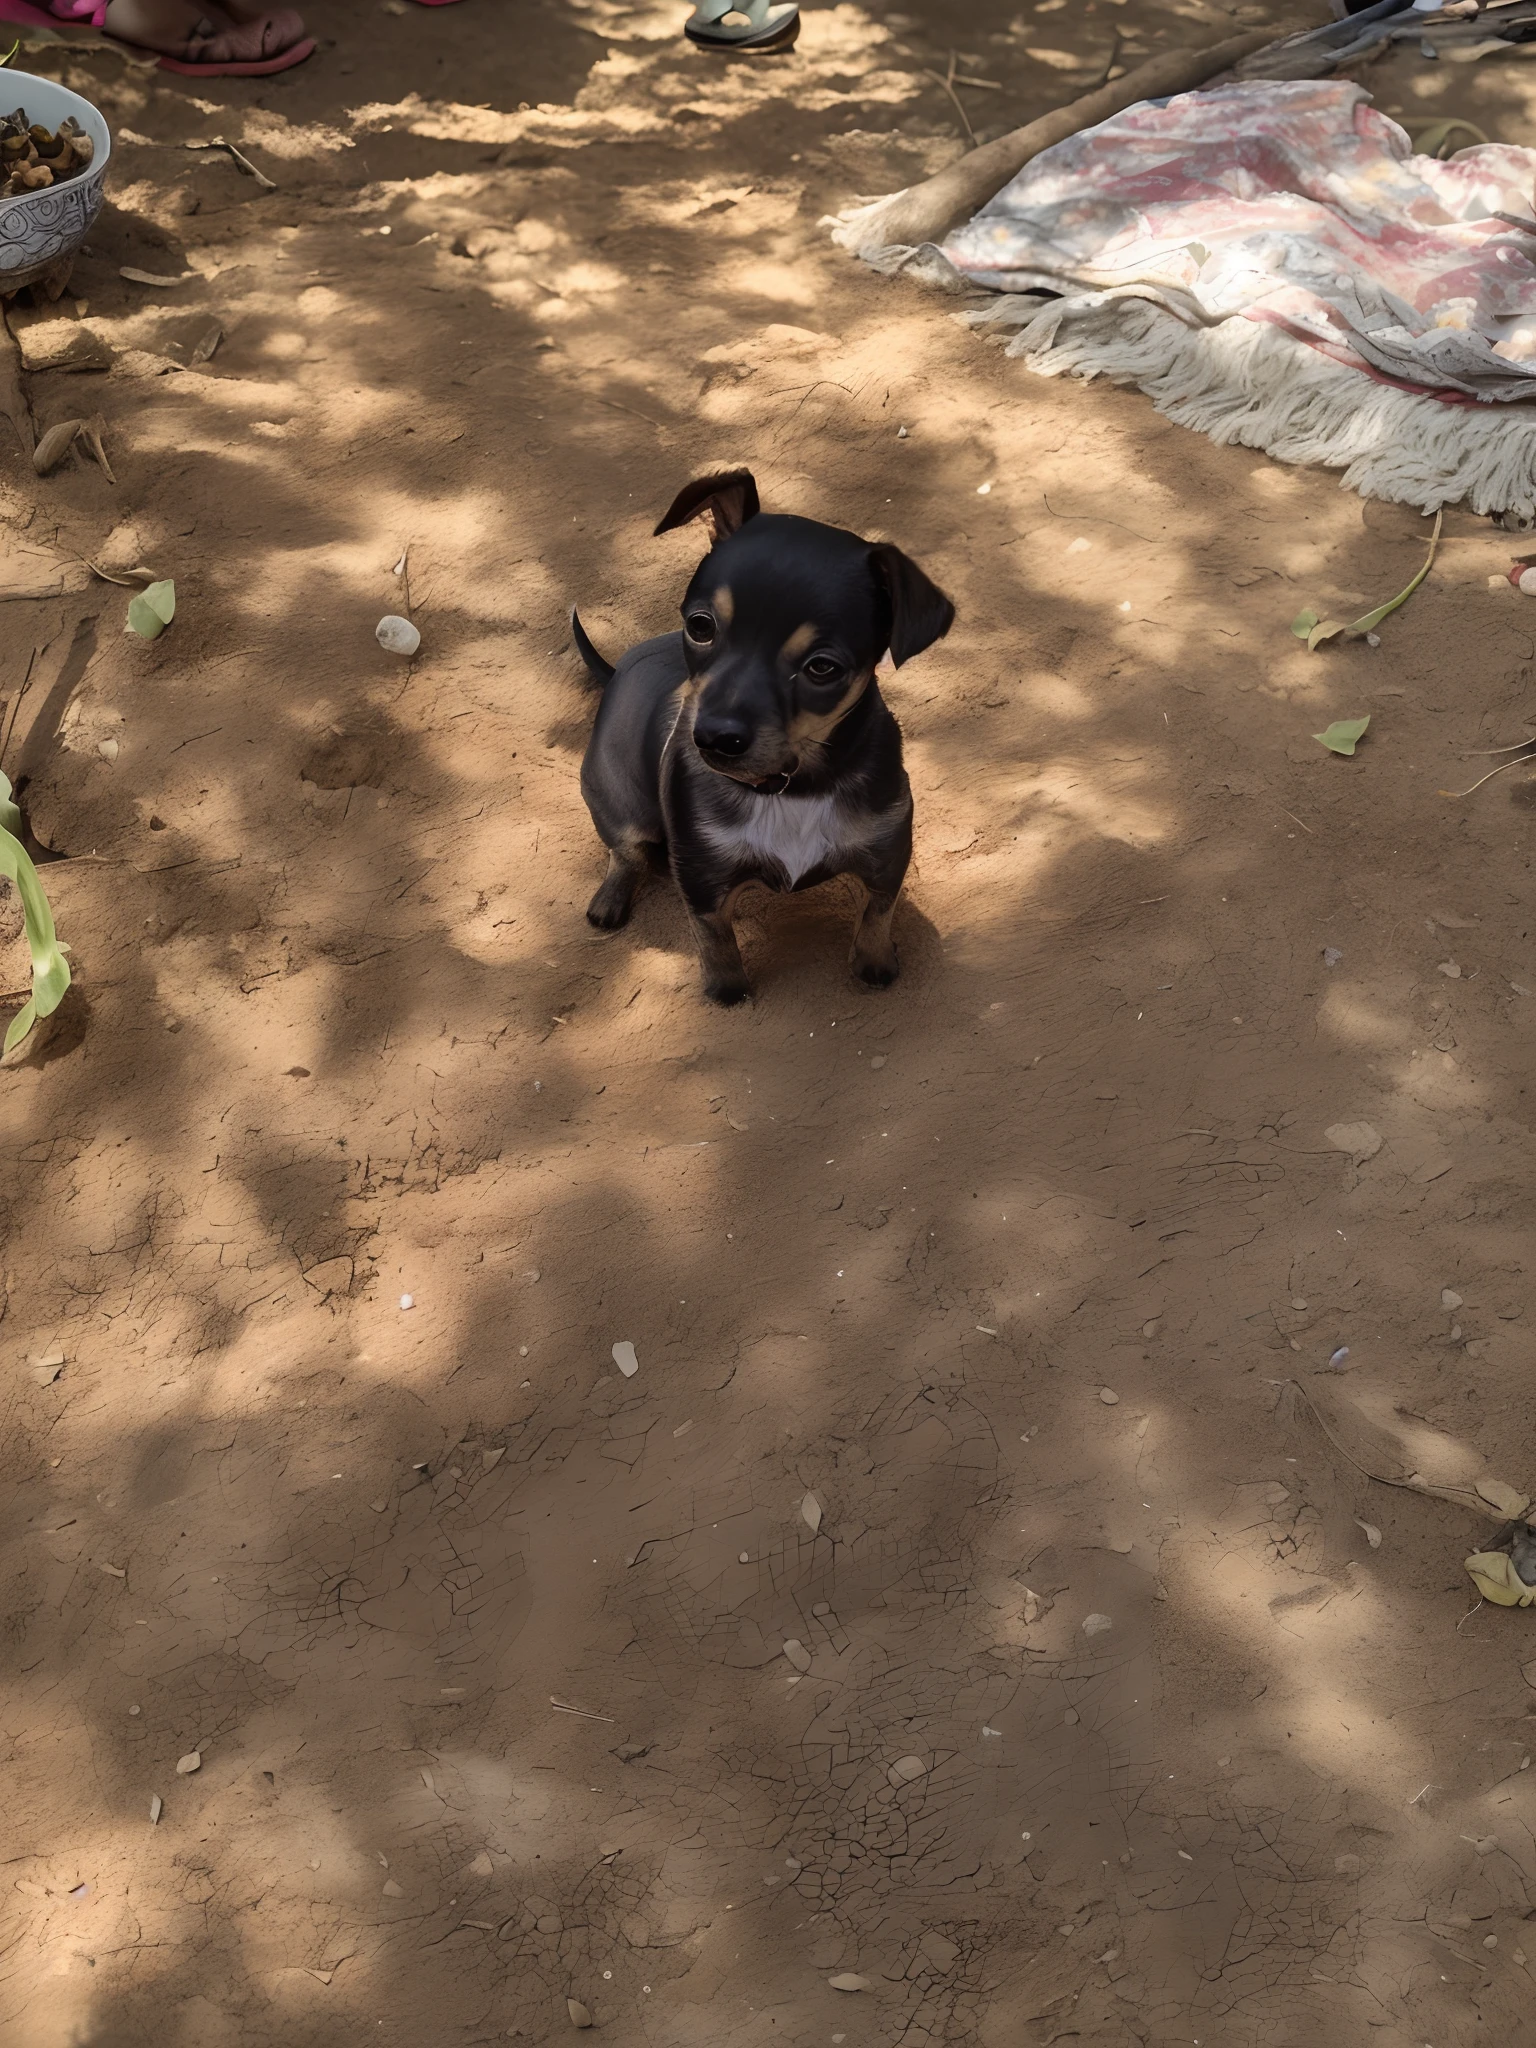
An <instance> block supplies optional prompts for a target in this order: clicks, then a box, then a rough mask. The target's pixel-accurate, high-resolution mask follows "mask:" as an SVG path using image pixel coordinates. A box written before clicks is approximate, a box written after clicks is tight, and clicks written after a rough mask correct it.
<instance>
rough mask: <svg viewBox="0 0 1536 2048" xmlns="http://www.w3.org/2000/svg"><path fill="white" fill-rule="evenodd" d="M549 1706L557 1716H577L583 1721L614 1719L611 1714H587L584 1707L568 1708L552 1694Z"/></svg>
mask: <svg viewBox="0 0 1536 2048" xmlns="http://www.w3.org/2000/svg"><path fill="white" fill-rule="evenodd" d="M549 1704H550V1705H551V1706H552V1707H553V1708H554V1710H555V1712H556V1713H557V1714H579V1715H580V1716H581V1718H582V1720H583V1721H611V1720H612V1719H613V1718H614V1717H613V1715H612V1714H589V1713H588V1712H587V1710H586V1708H585V1707H568V1706H567V1705H566V1703H565V1701H564V1700H557V1699H556V1698H555V1696H554V1694H553V1693H551V1694H550V1696H549Z"/></svg>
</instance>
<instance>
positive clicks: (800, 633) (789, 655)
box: [779, 626, 819, 661]
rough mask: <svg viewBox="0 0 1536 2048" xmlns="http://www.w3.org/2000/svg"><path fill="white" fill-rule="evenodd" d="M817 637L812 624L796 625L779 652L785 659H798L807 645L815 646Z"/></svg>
mask: <svg viewBox="0 0 1536 2048" xmlns="http://www.w3.org/2000/svg"><path fill="white" fill-rule="evenodd" d="M818 637H819V636H818V634H817V632H816V628H815V627H814V626H796V628H795V630H794V631H793V633H791V634H790V636H789V638H788V639H787V640H786V641H785V642H784V645H783V646H782V647H781V648H780V649H779V653H780V654H781V655H782V656H783V658H784V660H785V661H798V660H799V658H800V656H801V655H802V654H804V652H805V650H806V649H807V648H808V647H814V646H815V644H816V641H817V638H818Z"/></svg>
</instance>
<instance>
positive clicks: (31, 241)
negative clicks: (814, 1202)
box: [0, 70, 112, 297]
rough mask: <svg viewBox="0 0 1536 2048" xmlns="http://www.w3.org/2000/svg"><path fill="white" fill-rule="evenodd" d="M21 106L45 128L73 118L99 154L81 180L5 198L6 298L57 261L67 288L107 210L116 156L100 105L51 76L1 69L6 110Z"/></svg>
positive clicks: (2, 262) (0, 282)
mask: <svg viewBox="0 0 1536 2048" xmlns="http://www.w3.org/2000/svg"><path fill="white" fill-rule="evenodd" d="M15 107H22V108H24V109H25V110H26V114H27V119H28V120H29V121H40V122H41V123H42V124H43V126H44V127H45V128H53V129H57V127H58V125H59V123H60V122H61V121H66V120H69V119H70V118H71V117H73V118H74V119H75V120H76V121H78V122H79V123H80V126H81V127H82V128H83V129H84V130H85V132H86V134H87V135H89V136H90V138H91V140H92V142H94V143H95V145H96V154H95V156H94V157H93V158H92V160H91V163H90V166H89V168H88V169H86V170H84V171H82V172H81V173H80V175H79V177H78V178H66V179H65V181H64V182H63V184H61V185H48V186H45V187H44V188H43V190H42V191H41V192H23V193H21V194H20V195H19V196H18V197H17V198H15V199H0V297H3V296H5V295H7V294H9V293H11V292H14V291H19V290H20V289H21V287H22V286H23V285H24V284H33V283H35V282H36V281H37V280H39V279H41V278H43V277H44V276H46V274H47V273H48V272H49V271H50V270H54V267H55V265H57V266H58V269H57V271H56V272H55V275H56V277H57V278H58V280H59V290H61V291H62V289H63V285H64V280H65V279H67V277H68V274H69V273H68V264H69V259H70V258H71V257H72V256H73V255H74V253H75V251H76V250H77V249H78V248H79V246H80V244H81V243H82V242H83V241H84V240H85V238H86V236H87V235H88V234H89V233H90V228H91V222H92V221H93V220H95V218H96V216H97V214H98V213H99V212H100V211H101V199H102V192H103V189H104V188H105V185H106V182H107V165H108V163H109V161H110V160H111V156H112V133H111V130H110V129H109V128H108V127H107V124H106V122H105V121H104V120H103V119H102V117H101V115H100V114H99V113H98V112H97V110H96V109H95V107H93V106H92V105H91V103H90V101H89V100H83V99H82V98H81V97H80V95H79V93H77V92H70V91H69V90H68V88H67V87H65V86H62V85H56V84H55V83H54V81H53V80H52V79H51V78H34V77H32V76H31V74H30V73H29V72H25V71H11V70H0V113H5V114H8V113H10V112H11V111H12V109H13V108H15ZM55 296H57V294H55Z"/></svg>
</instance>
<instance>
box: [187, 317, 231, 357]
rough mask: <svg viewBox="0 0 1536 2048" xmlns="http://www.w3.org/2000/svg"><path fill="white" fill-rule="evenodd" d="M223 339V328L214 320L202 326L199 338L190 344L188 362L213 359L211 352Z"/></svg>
mask: <svg viewBox="0 0 1536 2048" xmlns="http://www.w3.org/2000/svg"><path fill="white" fill-rule="evenodd" d="M223 339H224V330H223V328H222V327H221V326H220V325H219V323H218V321H217V320H215V321H213V322H212V324H211V325H210V326H208V327H206V328H204V330H203V333H202V335H201V336H200V337H199V339H198V340H197V341H195V342H193V344H192V349H191V353H190V354H189V355H188V357H187V360H188V362H190V363H207V362H211V361H212V360H213V352H214V350H215V349H216V348H217V347H218V345H219V343H220V342H221V341H222V340H223Z"/></svg>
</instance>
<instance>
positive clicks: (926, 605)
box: [656, 469, 955, 785]
mask: <svg viewBox="0 0 1536 2048" xmlns="http://www.w3.org/2000/svg"><path fill="white" fill-rule="evenodd" d="M689 519H700V520H703V521H704V522H705V523H706V525H707V526H708V528H709V530H710V534H711V538H712V541H713V545H712V547H711V548H710V551H709V553H708V554H707V555H706V556H705V557H704V560H703V561H702V562H701V563H700V564H699V566H698V569H697V570H696V571H695V573H694V577H693V581H692V582H691V583H690V584H689V586H688V594H687V596H686V597H685V598H684V599H683V645H684V647H685V649H686V650H687V659H688V676H689V683H688V693H687V696H688V705H689V708H690V710H691V714H692V729H693V740H694V745H695V746H696V747H697V748H698V750H699V753H700V755H701V756H702V758H703V760H704V761H705V763H706V764H707V765H708V766H709V767H710V768H712V769H714V770H715V771H716V773H717V774H720V775H728V776H730V777H731V778H732V779H733V780H734V781H737V782H744V783H749V784H752V785H759V784H764V783H773V782H776V781H779V780H780V779H781V778H785V777H788V776H790V775H793V774H794V773H795V772H796V770H797V769H801V768H814V767H815V766H817V765H818V764H819V763H820V761H821V760H822V759H823V758H824V754H825V749H826V747H827V744H828V742H829V741H830V739H831V737H832V735H833V733H834V732H835V731H836V729H837V727H838V726H839V725H840V724H841V723H842V721H843V720H844V719H845V718H846V717H847V716H848V714H849V713H850V712H851V711H852V710H853V709H854V707H855V705H857V704H858V702H859V700H860V698H861V697H862V696H863V695H864V692H865V691H866V690H867V689H868V687H869V683H870V678H871V677H872V676H873V674H874V672H875V665H876V663H877V662H878V661H879V660H880V657H881V656H882V655H883V654H884V653H885V652H886V650H887V649H889V650H890V655H891V659H892V661H893V662H894V663H895V664H896V665H897V666H898V667H899V666H900V665H901V663H902V662H904V661H907V660H909V659H910V658H911V656H913V655H914V654H921V653H922V651H923V649H924V648H925V647H931V646H932V644H933V642H934V641H935V640H938V639H941V638H942V637H943V635H944V634H945V633H947V632H948V631H949V628H950V625H951V623H952V622H953V620H954V616H955V608H954V606H953V605H952V604H951V603H950V601H949V599H948V598H947V597H946V596H945V595H944V593H943V591H942V590H940V589H938V588H937V587H936V586H935V585H934V584H932V583H930V582H929V580H928V578H927V577H926V576H925V575H924V574H923V572H922V570H921V569H919V568H918V566H917V564H916V563H915V562H913V561H910V560H909V559H908V557H907V556H906V555H904V554H903V553H902V552H901V550H900V548H895V547H891V546H889V545H888V544H887V543H885V542H883V541H882V542H873V543H872V542H870V541H867V540H861V539H860V538H859V536H858V535H857V534H854V533H845V532H843V530H842V529H841V528H840V527H836V526H822V525H820V524H818V523H817V521H815V520H813V519H796V518H792V517H789V516H787V515H783V514H769V513H764V512H761V511H760V510H759V509H758V498H757V485H756V483H755V482H754V481H753V479H752V476H751V474H750V473H749V472H748V471H747V470H744V469H737V470H731V471H728V472H727V473H726V474H724V475H721V476H709V477H701V478H699V479H698V480H697V481H696V482H694V483H691V484H689V485H688V486H687V488H686V489H685V490H683V491H682V492H680V493H679V495H678V497H677V498H676V500H675V501H674V502H673V504H672V506H671V508H670V510H669V511H668V512H667V515H666V517H665V518H664V519H663V520H662V521H661V523H660V525H659V526H658V527H657V528H656V531H657V532H658V533H667V532H670V531H671V529H672V528H673V527H675V526H681V525H683V523H684V522H685V521H686V520H689Z"/></svg>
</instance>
